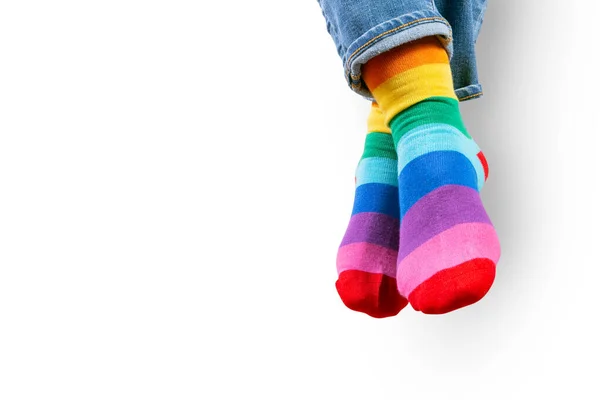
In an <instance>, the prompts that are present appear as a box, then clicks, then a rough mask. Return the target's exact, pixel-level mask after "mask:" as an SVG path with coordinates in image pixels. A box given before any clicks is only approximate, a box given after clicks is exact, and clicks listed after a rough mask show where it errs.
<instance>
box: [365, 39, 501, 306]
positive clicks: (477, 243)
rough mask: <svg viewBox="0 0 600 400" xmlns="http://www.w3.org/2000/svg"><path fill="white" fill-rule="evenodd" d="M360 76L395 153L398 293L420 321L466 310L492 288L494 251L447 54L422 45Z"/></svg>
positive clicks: (475, 152) (481, 168)
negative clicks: (418, 314)
mask: <svg viewBox="0 0 600 400" xmlns="http://www.w3.org/2000/svg"><path fill="white" fill-rule="evenodd" d="M363 72H364V79H365V82H366V83H367V85H368V87H369V88H370V90H371V92H372V93H373V96H374V97H375V99H376V100H377V102H378V103H379V104H380V106H381V108H382V109H383V110H384V112H385V119H386V123H388V124H389V126H390V127H391V130H392V135H393V138H394V143H395V146H396V151H397V153H398V188H399V192H400V196H399V200H400V221H401V222H400V236H401V238H402V241H401V242H400V249H399V254H398V265H397V275H396V279H397V283H398V290H399V292H400V294H402V295H403V296H405V297H406V298H408V300H409V302H410V303H411V305H412V306H413V308H414V309H415V310H418V311H422V312H424V313H427V314H441V313H446V312H449V311H452V310H455V309H457V308H460V307H464V306H467V305H469V304H472V303H474V302H476V301H478V300H480V299H481V298H482V297H483V296H484V295H485V294H486V293H487V292H488V290H489V289H490V287H491V285H492V283H493V281H494V277H495V272H496V263H497V262H498V259H499V258H500V245H499V242H498V237H497V235H496V231H495V230H494V227H493V226H492V223H491V222H490V219H489V217H488V216H487V213H486V212H485V209H484V208H483V205H482V203H481V199H480V197H479V190H480V189H481V187H482V186H483V183H484V181H485V178H486V176H487V163H486V161H485V157H483V154H482V153H481V151H480V150H479V147H478V146H477V144H476V143H475V142H474V141H473V139H472V138H471V137H470V136H469V134H468V133H467V130H466V129H465V127H464V125H463V122H462V118H461V115H460V110H459V107H458V100H457V98H456V96H455V94H454V90H453V85H452V73H451V70H450V65H449V62H448V56H447V54H446V51H445V50H444V48H443V47H442V46H441V45H440V43H439V42H438V40H437V39H436V38H435V37H429V38H425V39H421V40H418V41H415V42H411V43H409V44H406V45H403V46H400V47H398V48H396V49H393V50H391V51H389V52H387V53H384V54H382V55H379V56H378V57H376V58H374V59H372V60H371V61H369V62H368V63H367V64H366V65H365V67H364V69H363Z"/></svg>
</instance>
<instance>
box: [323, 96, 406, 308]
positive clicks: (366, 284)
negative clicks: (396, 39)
mask: <svg viewBox="0 0 600 400" xmlns="http://www.w3.org/2000/svg"><path fill="white" fill-rule="evenodd" d="M367 131H368V133H367V137H366V140H365V148H364V152H363V155H362V157H361V159H360V162H359V163H358V167H357V168H356V195H355V198H354V207H353V210H352V217H351V218H350V223H349V225H348V229H347V230H346V234H345V235H344V239H343V240H342V244H341V245H340V248H339V251H338V256H337V270H338V274H339V277H338V280H337V282H336V284H335V285H336V288H337V291H338V293H339V295H340V297H341V299H342V301H343V302H344V304H345V305H346V306H347V307H348V308H350V309H352V310H355V311H360V312H364V313H366V314H368V315H370V316H372V317H376V318H383V317H391V316H394V315H396V314H398V313H399V312H400V310H401V309H402V308H404V307H405V306H406V304H407V301H406V299H405V298H404V297H402V296H400V295H399V294H398V289H397V283H396V259H397V257H398V234H399V223H400V221H399V219H398V218H399V207H398V177H397V166H398V159H397V157H396V149H395V148H394V140H393V139H392V135H391V132H390V130H389V128H388V127H387V126H386V125H385V124H384V116H383V113H382V111H381V110H380V109H379V107H378V106H377V104H375V103H373V105H372V107H371V114H370V115H369V119H368V123H367Z"/></svg>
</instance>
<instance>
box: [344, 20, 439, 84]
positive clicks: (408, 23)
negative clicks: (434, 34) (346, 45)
mask: <svg viewBox="0 0 600 400" xmlns="http://www.w3.org/2000/svg"><path fill="white" fill-rule="evenodd" d="M425 21H438V22H443V23H444V24H445V25H446V26H448V27H450V26H449V25H448V23H447V22H446V21H444V19H442V18H440V17H427V18H419V19H415V20H413V21H410V22H407V23H405V24H402V25H400V26H397V27H395V28H393V29H390V30H387V31H385V32H383V33H380V34H379V35H377V36H375V37H374V38H371V39H370V40H369V41H367V42H366V43H365V44H363V45H362V46H360V47H359V48H358V49H356V50H354V52H353V53H352V54H350V57H348V61H346V68H347V69H349V68H350V62H351V61H352V59H353V58H354V56H355V55H356V53H358V52H359V51H361V50H362V49H364V48H365V47H367V46H369V45H370V44H371V43H373V42H374V41H375V40H377V39H379V38H380V37H382V36H385V35H387V34H389V33H393V32H396V31H399V30H401V29H403V28H406V27H407V26H410V25H415V24H417V23H420V22H425ZM350 77H351V78H352V79H358V78H359V77H360V75H352V74H350Z"/></svg>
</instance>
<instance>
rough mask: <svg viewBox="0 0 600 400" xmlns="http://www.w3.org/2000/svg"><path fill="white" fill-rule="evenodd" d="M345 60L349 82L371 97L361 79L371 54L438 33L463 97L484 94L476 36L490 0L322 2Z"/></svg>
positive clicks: (328, 27) (365, 95) (354, 87)
mask: <svg viewBox="0 0 600 400" xmlns="http://www.w3.org/2000/svg"><path fill="white" fill-rule="evenodd" d="M318 1H319V4H320V5H321V9H322V10H323V15H324V16H325V20H326V22H327V31H328V32H329V34H330V35H331V37H332V38H333V41H334V42H335V45H336V46H337V51H338V54H339V55H340V57H341V58H342V62H343V63H344V73H345V75H346V80H347V82H348V85H349V86H350V88H352V90H354V91H355V92H357V93H359V94H361V95H363V96H364V97H366V98H368V99H370V100H372V96H371V93H370V92H369V89H368V88H367V86H366V85H365V83H364V82H363V80H362V79H361V67H362V66H363V65H364V64H366V62H367V61H369V60H370V59H371V58H373V57H375V56H376V55H378V54H381V53H383V52H385V51H387V50H389V49H391V48H394V47H396V46H399V45H401V44H404V43H406V42H409V41H412V40H416V39H420V38H423V37H426V36H432V35H436V36H437V37H438V38H439V39H440V41H441V43H442V44H443V45H444V47H445V48H446V51H447V52H448V55H449V56H450V66H451V68H452V76H453V79H454V89H455V92H456V96H457V97H458V98H459V100H468V99H473V98H476V97H479V96H481V94H482V91H481V85H480V84H479V81H478V79H477V63H476V60H475V40H476V39H477V35H478V34H479V28H480V27H481V23H482V21H483V14H484V11H485V8H486V5H487V0H318Z"/></svg>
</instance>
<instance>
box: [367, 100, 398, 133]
mask: <svg viewBox="0 0 600 400" xmlns="http://www.w3.org/2000/svg"><path fill="white" fill-rule="evenodd" d="M367 132H368V133H371V132H381V133H392V131H391V130H390V128H388V126H387V125H386V124H385V115H384V114H383V111H381V108H379V106H377V103H373V104H372V105H371V113H370V114H369V117H368V118H367Z"/></svg>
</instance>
